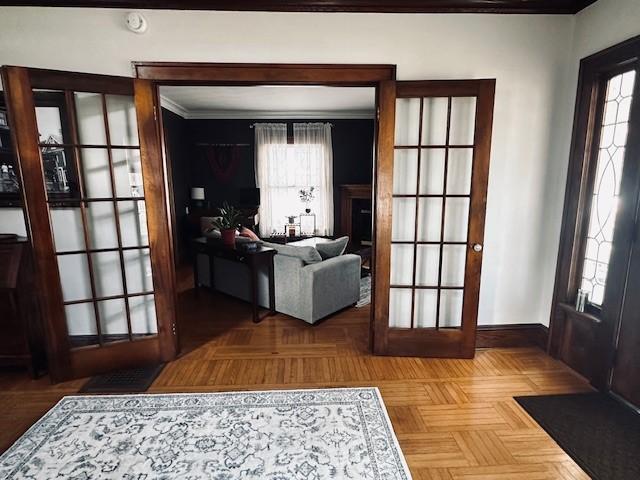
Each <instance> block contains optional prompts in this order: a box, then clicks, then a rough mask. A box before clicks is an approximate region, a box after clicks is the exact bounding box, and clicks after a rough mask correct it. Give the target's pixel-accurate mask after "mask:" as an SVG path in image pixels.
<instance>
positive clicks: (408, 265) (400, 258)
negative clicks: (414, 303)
mask: <svg viewBox="0 0 640 480" xmlns="http://www.w3.org/2000/svg"><path fill="white" fill-rule="evenodd" d="M412 283H413V245H402V244H400V245H392V246H391V284H392V285H408V286H410V285H411V284H412Z"/></svg>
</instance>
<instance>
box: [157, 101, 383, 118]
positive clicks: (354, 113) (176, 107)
mask: <svg viewBox="0 0 640 480" xmlns="http://www.w3.org/2000/svg"><path fill="white" fill-rule="evenodd" d="M160 105H161V106H162V107H163V108H166V109H167V110H169V111H170V112H173V113H175V114H176V115H179V116H180V117H182V118H184V119H185V120H289V119H290V120H305V119H318V120H331V119H335V120H340V119H344V120H348V119H354V120H355V119H373V118H375V110H341V111H336V110H296V111H291V110H270V111H264V110H189V109H186V108H184V107H183V106H182V105H180V104H178V103H176V102H174V101H173V100H171V99H170V98H168V97H166V96H164V95H160Z"/></svg>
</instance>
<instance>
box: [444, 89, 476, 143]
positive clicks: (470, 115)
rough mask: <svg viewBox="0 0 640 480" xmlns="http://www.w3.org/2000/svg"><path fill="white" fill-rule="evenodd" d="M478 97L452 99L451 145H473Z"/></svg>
mask: <svg viewBox="0 0 640 480" xmlns="http://www.w3.org/2000/svg"><path fill="white" fill-rule="evenodd" d="M475 119H476V98H475V97H453V98H452V99H451V132H450V134H449V142H448V143H449V145H473V140H474V134H475V128H476V121H475Z"/></svg>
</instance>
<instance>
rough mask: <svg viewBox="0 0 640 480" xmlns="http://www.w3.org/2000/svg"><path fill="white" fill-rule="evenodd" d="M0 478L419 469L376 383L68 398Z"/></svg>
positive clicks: (8, 460) (398, 478) (376, 478)
mask: <svg viewBox="0 0 640 480" xmlns="http://www.w3.org/2000/svg"><path fill="white" fill-rule="evenodd" d="M0 478H7V479H27V478H28V479H33V478H42V479H50V478H66V479H86V480H88V479H116V478H117V479H130V480H133V479H136V480H142V479H144V480H152V479H158V480H159V479H163V480H168V479H174V478H175V479H189V480H200V479H211V480H232V479H262V480H320V479H371V480H408V479H410V478H411V475H410V473H409V470H408V468H407V465H406V463H405V460H404V457H403V456H402V452H401V451H400V447H399V446H398V442H397V440H396V437H395V435H394V432H393V429H392V427H391V423H390V421H389V417H388V415H387V412H386V409H385V406H384V403H383V401H382V397H381V396H380V392H379V391H378V389H377V388H345V389H341V388H336V389H322V390H281V391H278V390H276V391H269V392H233V393H209V394H204V393H203V394H171V395H113V396H111V395H110V396H73V397H65V398H63V399H62V400H61V401H60V402H59V403H58V404H57V405H56V406H55V407H54V408H52V409H51V410H50V411H49V412H48V413H47V414H46V415H45V416H44V417H43V418H42V419H40V420H39V421H38V422H37V423H36V424H35V425H34V426H33V427H31V428H30V429H29V430H28V431H27V433H25V434H24V435H23V436H22V437H21V438H20V439H19V440H18V441H17V442H16V443H15V444H14V445H13V446H12V447H10V448H9V450H7V452H5V453H4V454H3V455H2V456H1V457H0Z"/></svg>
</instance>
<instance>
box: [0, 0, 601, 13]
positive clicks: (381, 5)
mask: <svg viewBox="0 0 640 480" xmlns="http://www.w3.org/2000/svg"><path fill="white" fill-rule="evenodd" d="M595 1H596V0H49V1H48V0H0V5H35V6H49V7H51V6H58V7H107V8H110V7H113V8H157V9H161V8H164V9H175V10H236V11H238V10H247V11H280V12H391V13H551V14H573V13H577V12H579V11H580V10H582V9H583V8H586V7H587V6H589V5H591V4H592V3H594V2H595Z"/></svg>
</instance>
